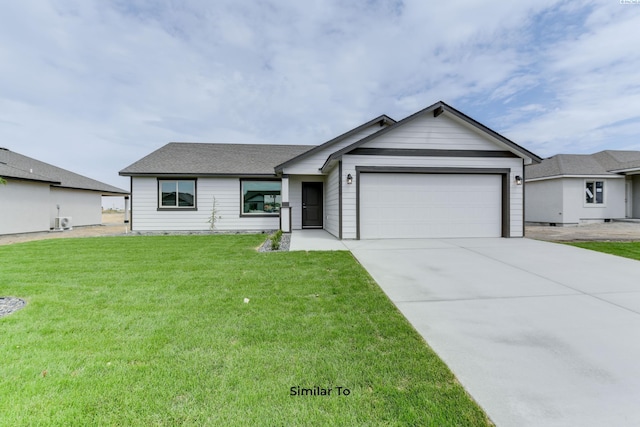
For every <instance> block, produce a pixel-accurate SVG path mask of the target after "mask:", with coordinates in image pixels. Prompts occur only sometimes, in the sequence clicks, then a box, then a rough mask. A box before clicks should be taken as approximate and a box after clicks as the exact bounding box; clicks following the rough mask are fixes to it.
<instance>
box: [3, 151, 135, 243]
mask: <svg viewBox="0 0 640 427" xmlns="http://www.w3.org/2000/svg"><path fill="white" fill-rule="evenodd" d="M0 177H1V178H3V179H4V180H5V181H6V184H5V185H1V184H0V234H14V233H29V232H37V231H49V230H51V229H54V228H56V227H58V226H59V225H64V226H66V227H76V226H85V225H98V224H101V223H102V196H123V197H125V198H128V195H129V192H128V191H126V190H123V189H121V188H117V187H114V186H111V185H109V184H105V183H103V182H100V181H96V180H94V179H91V178H87V177H86V176H82V175H78V174H76V173H73V172H70V171H68V170H65V169H62V168H59V167H56V166H53V165H50V164H47V163H44V162H41V161H39V160H35V159H32V158H30V157H27V156H23V155H21V154H18V153H15V152H13V151H10V150H8V149H6V148H0ZM58 217H63V218H67V220H65V221H62V224H56V218H58Z"/></svg>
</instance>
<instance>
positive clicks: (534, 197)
mask: <svg viewBox="0 0 640 427" xmlns="http://www.w3.org/2000/svg"><path fill="white" fill-rule="evenodd" d="M525 176H526V179H525V181H526V185H527V192H526V199H525V219H526V221H527V222H529V223H542V224H552V225H579V224H585V223H591V222H603V221H609V220H613V219H623V218H640V151H617V150H605V151H600V152H599V153H595V154H558V155H555V156H553V157H549V158H548V159H544V160H543V161H542V162H541V163H539V164H535V165H530V166H527V168H526V171H525Z"/></svg>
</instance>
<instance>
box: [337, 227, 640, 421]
mask: <svg viewBox="0 0 640 427" xmlns="http://www.w3.org/2000/svg"><path fill="white" fill-rule="evenodd" d="M345 244H346V245H347V247H348V248H349V249H350V250H351V252H352V253H353V254H354V255H355V257H356V258H357V259H358V260H359V261H360V262H361V263H362V265H363V266H364V267H365V268H366V269H367V270H368V271H369V273H370V274H371V275H372V276H373V277H374V279H375V280H376V281H377V282H378V283H379V284H380V286H381V287H382V289H383V290H384V291H385V292H386V294H387V295H388V296H389V298H390V299H391V300H392V301H393V302H394V303H395V304H396V306H397V307H398V308H399V309H400V310H401V311H402V313H403V314H404V315H405V316H406V318H407V319H408V320H409V321H410V322H411V323H412V324H413V325H414V327H415V328H416V329H417V330H418V332H419V333H421V334H422V336H423V337H424V338H425V340H426V341H427V343H428V344H429V345H430V346H431V347H432V348H433V349H434V350H435V351H436V352H437V353H438V354H439V355H440V357H441V358H442V359H443V360H444V361H445V363H447V365H448V366H449V367H450V368H451V369H452V370H453V372H454V373H455V375H456V376H457V378H458V379H459V380H460V382H461V383H462V384H463V385H464V386H465V387H466V389H467V390H468V391H469V393H470V394H471V395H472V396H473V397H474V398H475V399H476V400H477V402H478V403H479V404H480V405H481V406H482V407H483V408H484V409H485V410H486V411H487V413H488V415H489V417H490V418H491V419H492V420H493V421H494V422H495V423H496V424H497V425H498V426H527V425H529V426H602V425H618V426H629V425H640V262H638V261H633V260H628V259H624V258H620V257H615V256H611V255H606V254H601V253H597V252H592V251H587V250H583V249H579V248H574V247H570V246H566V245H560V244H555V243H548V242H541V241H535V240H530V239H442V240H371V241H345Z"/></svg>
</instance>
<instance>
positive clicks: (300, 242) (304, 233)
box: [289, 229, 349, 251]
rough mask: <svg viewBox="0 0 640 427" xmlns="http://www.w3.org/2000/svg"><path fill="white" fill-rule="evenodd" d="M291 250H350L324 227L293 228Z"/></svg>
mask: <svg viewBox="0 0 640 427" xmlns="http://www.w3.org/2000/svg"><path fill="white" fill-rule="evenodd" d="M289 250H290V251H348V250H349V249H347V247H346V246H345V245H344V243H342V241H341V240H338V239H336V238H335V236H333V235H332V234H330V233H329V232H327V231H325V230H322V229H304V230H293V231H292V232H291V243H290V244H289Z"/></svg>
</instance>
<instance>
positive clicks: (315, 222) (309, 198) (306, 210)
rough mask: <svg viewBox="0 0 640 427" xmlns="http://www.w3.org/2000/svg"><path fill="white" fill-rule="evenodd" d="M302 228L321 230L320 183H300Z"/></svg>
mask: <svg viewBox="0 0 640 427" xmlns="http://www.w3.org/2000/svg"><path fill="white" fill-rule="evenodd" d="M302 227H303V228H322V183H321V182H303V183H302Z"/></svg>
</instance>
